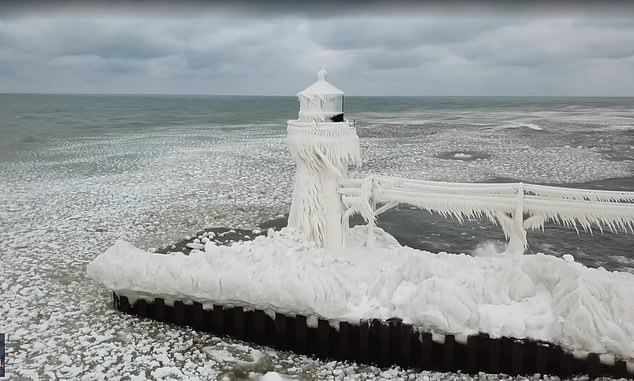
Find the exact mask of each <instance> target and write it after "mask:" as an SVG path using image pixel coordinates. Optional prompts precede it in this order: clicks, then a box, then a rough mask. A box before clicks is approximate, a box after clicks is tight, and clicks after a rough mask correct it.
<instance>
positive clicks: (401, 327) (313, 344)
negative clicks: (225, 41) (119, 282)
mask: <svg viewBox="0 0 634 381" xmlns="http://www.w3.org/2000/svg"><path fill="white" fill-rule="evenodd" d="M113 299H114V307H115V309H117V310H119V311H121V312H124V313H128V314H133V315H137V316H139V317H144V318H150V319H154V320H158V321H162V322H166V323H172V324H177V325H183V326H190V327H193V328H194V329H196V330H201V331H206V332H211V333H213V334H215V335H218V336H224V335H227V336H231V337H234V338H237V339H241V340H245V341H250V342H253V343H256V344H261V345H266V346H270V347H272V348H275V349H279V350H289V351H293V352H296V353H299V354H305V355H315V356H317V357H319V358H324V359H334V360H349V361H355V362H359V363H366V364H373V365H377V366H381V367H387V366H391V365H399V366H401V367H404V368H419V369H427V370H435V371H458V370H459V371H462V372H466V373H472V374H473V373H477V372H487V373H505V374H508V375H532V374H535V373H540V374H550V375H556V376H559V377H570V376H573V375H578V374H587V375H588V376H590V377H591V378H596V377H601V376H607V377H615V378H632V377H634V375H632V374H629V373H628V372H627V368H626V363H625V362H624V361H622V360H617V361H616V363H615V365H605V364H601V363H600V361H599V356H598V355H597V354H595V353H591V354H589V355H588V356H587V357H586V358H584V359H578V358H575V357H574V356H573V355H572V354H570V353H568V352H565V351H564V350H563V349H562V348H561V347H559V346H557V345H553V344H550V343H546V342H539V341H533V340H527V339H514V338H510V337H502V338H490V337H489V335H487V334H479V335H472V336H468V337H467V340H466V342H465V343H459V342H457V341H456V337H455V336H454V335H446V336H444V342H442V343H441V342H437V341H434V340H432V334H431V333H429V332H424V331H422V332H421V329H417V328H416V327H413V326H411V325H409V324H403V323H401V321H400V320H398V319H390V320H388V321H380V320H363V321H360V322H359V324H350V323H347V322H340V323H339V329H338V330H337V329H335V328H333V327H332V326H331V325H330V323H329V322H328V321H326V320H319V321H318V324H317V327H309V326H308V325H307V324H306V317H305V316H301V315H297V316H293V317H291V316H285V315H282V314H275V319H272V318H271V317H269V316H268V315H267V314H266V313H265V312H264V311H261V310H251V311H245V310H244V309H243V308H241V307H223V306H221V305H214V307H213V310H205V309H203V307H202V304H200V303H195V302H194V303H193V304H186V303H183V302H181V301H176V302H175V303H174V305H173V306H168V305H166V304H165V302H164V301H163V299H160V298H156V299H154V301H153V302H146V301H145V300H142V299H140V300H137V301H136V303H134V305H131V304H130V303H129V301H128V298H127V297H126V296H124V295H118V294H117V293H114V292H113ZM438 341H441V340H438Z"/></svg>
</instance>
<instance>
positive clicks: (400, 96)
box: [0, 91, 634, 98]
mask: <svg viewBox="0 0 634 381" xmlns="http://www.w3.org/2000/svg"><path fill="white" fill-rule="evenodd" d="M0 95H87V96H174V97H178V96H184V97H187V96H189V97H192V96H193V97H271V98H291V97H292V98H294V97H296V95H295V94H285V95H280V94H244V93H242V94H231V93H225V94H204V93H92V92H68V93H63V92H15V91H11V92H1V91H0ZM344 96H345V97H368V98H372V97H374V98H384V97H393V98H424V97H438V98H451V97H465V98H466V97H469V98H474V97H480V98H486V97H490V98H493V97H508V98H528V97H540V98H634V94H632V95H564V94H561V95H552V94H551V95H545V94H523V95H507V94H495V95H464V94H463V95H450V94H405V95H392V94H373V95H367V94H354V93H353V94H345V95H344Z"/></svg>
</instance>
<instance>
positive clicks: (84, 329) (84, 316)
mask: <svg viewBox="0 0 634 381" xmlns="http://www.w3.org/2000/svg"><path fill="white" fill-rule="evenodd" d="M68 102H69V103H70V104H72V105H73V110H71V111H68V112H67V113H66V114H65V115H70V116H73V115H79V112H77V111H76V108H77V107H76V106H74V105H75V101H74V100H72V99H71V100H69V101H68ZM86 102H88V101H86ZM95 102H103V103H100V104H98V105H97V106H95V109H96V110H97V111H98V113H99V115H97V116H94V115H92V114H91V116H90V118H88V117H85V118H84V119H81V118H79V116H77V118H79V119H78V120H71V121H70V122H72V123H70V122H69V125H70V127H68V130H67V131H66V132H64V133H59V134H57V135H56V133H55V131H57V129H59V128H64V127H63V125H64V124H65V123H66V122H67V120H66V119H63V118H61V119H60V117H57V116H51V114H44V113H43V112H40V111H39V110H35V109H32V110H31V111H30V113H29V114H28V115H27V114H26V113H22V112H21V113H20V115H17V114H16V115H13V114H11V113H10V112H9V111H7V109H0V120H1V121H2V123H3V124H4V123H7V121H8V120H10V121H13V120H19V121H21V122H20V123H24V125H22V124H21V125H19V127H20V128H27V127H28V126H29V125H31V124H34V123H41V124H42V126H45V127H41V128H42V133H41V134H39V135H38V136H37V137H36V138H33V139H31V140H28V141H25V142H24V143H19V144H18V143H16V144H13V143H11V144H7V143H6V142H7V137H6V136H4V135H3V136H2V139H0V140H2V142H0V144H6V145H0V147H1V148H2V151H0V267H1V274H2V275H1V276H0V295H2V297H1V298H0V301H1V303H0V331H1V332H6V333H7V334H8V347H7V361H8V363H7V372H8V374H9V375H11V377H12V379H36V378H38V376H39V379H55V378H67V379H86V380H92V379H108V380H117V379H127V378H131V377H132V376H140V379H142V378H144V377H147V378H158V379H196V378H198V379H202V380H206V379H216V378H222V377H223V376H227V377H229V378H230V379H232V378H233V379H249V377H250V376H249V373H250V372H253V376H252V378H257V375H258V374H259V375H263V374H265V373H267V372H268V371H277V372H279V373H281V374H283V375H285V377H286V376H289V377H291V378H293V377H294V378H301V379H341V378H344V376H345V375H348V376H349V378H359V379H369V378H374V377H379V378H383V379H395V378H399V377H400V378H403V379H408V378H414V379H421V380H424V379H427V378H431V379H434V378H449V379H452V378H453V379H465V378H468V377H465V376H462V375H447V374H437V373H429V372H423V373H413V372H411V371H403V370H399V369H398V368H395V369H391V370H384V371H381V370H378V369H376V368H372V367H369V368H368V367H359V366H357V365H354V364H341V363H326V362H322V361H316V360H311V359H308V358H306V357H303V356H295V355H291V354H287V353H283V352H275V351H271V350H264V349H262V348H258V347H254V346H250V345H245V344H244V343H238V342H235V341H232V340H227V339H218V338H215V337H213V336H210V335H207V334H202V333H197V332H195V331H192V330H190V329H187V328H180V327H171V326H168V325H164V324H160V323H157V322H154V321H140V320H138V319H135V318H132V317H129V316H125V315H121V314H118V313H116V312H114V311H113V310H112V307H111V305H110V294H109V292H108V290H107V289H106V288H105V287H103V286H100V285H99V284H97V283H96V282H94V281H92V280H91V279H89V278H88V277H87V276H86V267H87V264H88V263H89V262H90V261H91V260H93V259H94V258H95V257H96V256H97V255H99V254H101V253H103V252H105V251H106V250H107V249H108V248H109V247H111V246H112V245H113V244H114V243H115V241H116V240H117V239H124V240H127V241H129V242H131V243H133V244H134V245H135V246H137V247H141V248H144V249H148V248H150V247H157V246H161V245H165V244H166V243H169V242H170V241H174V240H178V239H180V238H182V237H183V236H185V235H191V234H192V233H193V232H195V231H197V230H199V229H200V228H202V227H204V226H206V225H214V226H231V227H239V226H244V227H252V226H253V225H255V224H257V223H258V222H261V221H264V220H268V219H270V218H271V217H273V216H276V215H279V214H281V213H285V212H287V211H288V204H289V202H290V189H291V188H290V187H291V183H292V181H291V180H292V178H291V177H292V173H293V172H292V162H291V160H290V156H289V154H288V151H287V148H286V145H285V140H284V139H285V133H286V131H285V126H284V121H283V120H281V121H280V122H279V123H277V122H276V123H270V124H269V123H268V122H267V123H260V122H257V123H256V122H254V123H253V124H246V125H245V124H241V125H239V124H233V125H231V126H229V127H227V128H225V126H224V125H223V126H217V125H210V124H209V122H208V121H209V120H214V119H213V118H211V117H209V118H207V117H205V118H202V117H201V118H200V119H201V120H202V119H205V121H204V122H200V123H199V124H196V123H198V122H196V121H194V122H191V123H190V120H191V119H185V118H184V120H185V121H186V122H184V124H185V125H182V124H181V125H177V126H173V125H162V124H158V123H157V125H156V126H154V125H153V126H151V127H149V126H145V125H144V126H141V127H136V128H127V127H121V126H119V127H116V128H115V127H112V128H111V127H110V126H111V124H114V123H115V122H113V121H112V120H110V119H108V120H107V119H103V118H102V116H101V115H102V114H101V113H102V110H103V108H104V107H105V106H104V104H105V103H106V102H105V101H103V100H100V99H96V100H95ZM143 102H146V100H144V101H143ZM143 102H139V103H143ZM147 102H149V101H147ZM170 102H171V101H170ZM188 102H193V101H188ZM209 102H210V103H212V101H209ZM291 102H292V108H290V110H291V111H290V112H286V111H285V112H284V113H283V114H282V113H280V112H278V111H275V113H276V115H278V116H279V117H280V118H282V119H283V118H292V117H294V115H293V114H292V113H293V112H295V110H296V107H295V105H296V103H295V100H294V99H292V100H291ZM167 103H169V102H167ZM33 104H37V102H35V103H33ZM351 104H352V102H351ZM3 105H4V104H3ZM258 107H259V106H258ZM124 111H125V110H123V111H121V110H116V113H114V112H113V115H115V116H117V117H119V116H120V113H121V112H124ZM136 112H137V110H136V109H135V110H133V113H132V114H130V115H127V116H125V117H127V118H129V120H130V122H131V123H132V122H137V121H138V120H139V118H138V116H136V114H134V113H136ZM153 112H154V111H152V113H153ZM187 112H189V111H187ZM196 112H198V111H196ZM257 112H258V113H259V112H260V109H258V110H257ZM592 112H593V111H590V113H592ZM377 113H378V114H379V115H381V116H382V117H383V116H385V115H386V114H385V113H382V112H381V110H378V111H377ZM18 116H20V119H16V118H18ZM80 116H81V115H80ZM351 117H353V118H355V119H359V120H363V121H365V122H364V123H365V124H362V125H360V126H359V127H358V130H359V135H360V137H361V145H362V147H361V148H362V152H363V157H364V160H365V162H364V167H363V169H362V170H361V172H362V173H370V172H376V173H383V174H386V175H400V176H412V177H423V178H426V179H430V180H448V181H476V180H486V179H490V178H493V177H521V176H525V178H524V179H523V180H524V181H532V182H539V181H542V180H543V181H548V182H583V181H591V180H599V179H604V178H609V177H619V176H631V175H632V173H634V171H633V170H632V168H633V167H632V165H633V164H632V161H631V160H624V161H612V160H610V159H609V158H608V157H607V156H606V154H605V146H609V145H611V144H619V142H612V141H611V140H609V139H611V138H610V137H611V136H613V132H610V133H607V134H602V135H601V137H600V139H606V141H605V143H601V144H603V146H597V147H591V146H590V144H588V142H587V141H586V142H583V143H578V144H573V143H572V142H565V143H561V142H556V141H555V139H550V140H549V141H551V146H546V145H545V144H543V141H544V139H542V140H540V141H539V142H537V143H536V141H535V140H532V138H531V136H532V135H531V136H527V135H525V133H524V132H523V131H524V130H527V131H528V132H527V133H530V134H544V133H549V131H550V130H552V129H553V128H551V127H550V126H549V125H545V124H544V123H543V122H542V121H539V122H536V121H534V120H532V121H530V122H531V123H535V124H537V125H540V126H541V127H542V128H543V131H536V130H534V129H530V128H528V129H522V128H512V129H505V130H472V129H468V128H459V127H458V126H456V127H455V128H454V127H448V128H446V129H434V130H433V131H432V130H427V129H421V128H419V127H416V128H411V129H408V128H407V127H402V128H401V127H398V126H395V127H394V128H389V127H385V126H383V125H380V123H381V122H380V120H378V119H375V120H372V118H370V116H367V117H366V116H364V115H360V114H359V115H351ZM393 117H394V114H392V116H391V117H390V116H387V118H388V119H389V118H393ZM459 117H460V116H459ZM558 117H559V116H558ZM69 118H70V117H69ZM91 118H92V119H91ZM403 118H409V119H412V120H414V121H416V122H419V121H420V120H421V119H424V118H427V119H439V118H436V117H427V116H425V115H420V114H416V115H411V116H407V115H403ZM463 118H464V116H463ZM501 118H502V117H501ZM513 118H515V116H513ZM601 118H605V120H606V121H607V122H606V128H608V127H609V126H611V125H614V126H628V125H630V124H631V113H630V114H628V115H627V116H624V117H619V118H616V119H614V120H611V119H608V118H607V117H606V116H605V115H604V114H601ZM249 119H251V118H250V117H249ZM253 120H255V119H253ZM601 120H602V121H603V120H604V119H601ZM628 120H630V122H628ZM435 122H437V120H432V123H435ZM473 122H477V120H476V119H474V120H473ZM11 123H13V122H11ZM16 123H17V122H16ZM456 123H458V122H456ZM463 123H464V124H469V123H471V120H467V119H463ZM571 123H572V122H571ZM132 124H133V123H132ZM500 124H501V123H500ZM75 125H76V127H72V126H75ZM77 126H79V127H77ZM99 126H106V127H107V129H106V128H105V127H104V129H105V131H106V132H104V129H101V130H100V129H99V128H98V127H99ZM80 127H81V128H80ZM623 130H625V131H628V130H627V128H621V127H619V131H623ZM4 131H5V130H2V131H1V133H4ZM16 131H17V130H16ZM505 131H509V132H508V133H507V132H505ZM60 135H61V136H60ZM549 136H550V135H549ZM589 136H590V135H589ZM592 137H594V135H592ZM597 144H598V143H597ZM620 144H621V145H622V146H621V148H622V150H626V149H627V147H628V144H629V147H632V146H634V145H633V144H631V141H630V143H628V142H627V141H624V142H623V141H622V142H621V143H620ZM623 144H625V145H623ZM566 145H568V147H566ZM621 148H619V149H621ZM631 149H632V148H630V150H631ZM455 151H460V152H468V153H469V154H472V152H484V153H486V154H488V155H491V156H490V157H488V158H487V159H478V160H470V161H466V160H445V159H441V158H438V155H440V154H442V153H444V152H455ZM630 152H631V151H630ZM474 157H475V156H474ZM520 175H521V176H520ZM618 256H619V257H620V260H621V262H622V263H623V266H624V267H628V266H629V267H632V258H631V254H630V253H618ZM255 351H259V352H255ZM227 352H228V353H230V354H231V356H232V357H230V356H228V355H227ZM260 353H262V354H263V355H262V356H260ZM256 359H257V361H256ZM170 373H172V374H173V375H170ZM488 377H489V378H490V379H497V378H498V377H497V376H488Z"/></svg>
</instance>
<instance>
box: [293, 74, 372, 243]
mask: <svg viewBox="0 0 634 381" xmlns="http://www.w3.org/2000/svg"><path fill="white" fill-rule="evenodd" d="M297 96H298V98H299V101H300V110H299V119H298V120H290V121H288V146H289V149H290V151H291V154H292V156H293V159H294V160H295V163H296V164H297V172H296V174H295V186H294V189H293V199H292V203H291V209H290V213H289V218H288V226H290V227H294V228H297V229H298V230H299V231H301V232H303V234H304V235H305V237H306V238H307V239H308V240H311V241H313V242H315V243H316V244H317V245H318V246H327V247H340V246H341V245H342V243H343V233H342V221H341V217H342V215H343V210H342V204H341V197H340V196H339V194H338V193H337V180H338V179H341V178H343V177H345V176H347V172H348V164H356V165H360V164H361V153H360V149H359V138H358V136H357V132H356V129H355V128H354V127H353V126H352V125H351V124H350V123H349V122H348V121H345V120H343V92H342V91H341V90H339V89H337V88H336V87H334V86H333V85H331V84H330V83H329V82H328V81H326V71H325V70H324V69H321V70H320V71H319V73H318V80H317V82H315V83H314V84H312V85H311V86H309V87H308V88H307V89H305V90H304V91H302V92H300V93H299V94H297Z"/></svg>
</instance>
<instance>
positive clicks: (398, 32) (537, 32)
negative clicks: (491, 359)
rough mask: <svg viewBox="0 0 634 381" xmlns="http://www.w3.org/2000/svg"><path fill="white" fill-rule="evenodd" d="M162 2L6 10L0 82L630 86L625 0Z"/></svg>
mask: <svg viewBox="0 0 634 381" xmlns="http://www.w3.org/2000/svg"><path fill="white" fill-rule="evenodd" d="M155 8H156V7H155ZM158 8H160V7H158ZM168 8H169V7H167V8H164V9H162V10H161V9H158V10H157V9H152V11H151V12H150V11H147V12H144V11H142V10H143V9H142V8H135V7H132V8H130V7H127V8H126V7H120V8H115V10H114V11H109V12H104V11H101V12H97V10H96V9H79V8H77V7H70V8H64V9H62V10H59V9H46V11H44V10H42V9H41V8H33V9H19V10H15V11H10V12H2V13H0V91H2V92H133V93H228V94H236V93H252V94H253V93H259V94H294V93H296V92H297V91H298V90H301V89H302V88H303V87H304V86H306V85H307V84H309V83H310V81H311V80H312V79H313V78H314V75H315V74H314V73H315V71H316V70H317V69H318V68H319V67H320V66H325V67H327V68H328V69H329V72H330V78H331V79H333V82H335V83H336V84H337V85H338V86H339V87H341V88H343V89H344V90H346V91H347V92H348V93H351V94H402V95H411V94H423V95H424V94H432V95H434V94H445V95H452V94H456V95H461V94H475V95H493V94H511V95H521V94H545V95H549V94H550V95H552V94H571V95H593V94H597V95H634V81H627V80H625V79H626V78H633V77H634V44H632V41H634V21H632V20H634V17H630V16H631V15H634V13H632V9H631V8H628V7H620V8H618V9H616V8H615V9H613V10H612V11H606V10H605V9H602V10H601V12H596V11H594V10H592V9H585V10H583V9H582V10H581V11H578V10H575V11H574V12H572V11H559V12H545V11H544V10H543V9H542V10H540V9H533V8H531V9H529V10H527V11H525V10H524V9H520V8H512V9H501V10H500V9H493V8H491V9H489V8H487V9H485V10H484V11H483V9H475V10H474V9H473V8H471V7H466V8H464V9H457V8H455V7H453V8H452V7H449V8H447V7H445V8H441V7H432V8H418V7H413V6H410V7H408V6H407V5H406V4H404V5H402V6H391V7H390V6H389V4H388V3H378V2H377V3H376V4H375V6H374V7H370V6H367V5H364V6H363V7H357V10H356V12H353V11H352V10H353V7H350V6H348V7H344V8H343V10H342V11H341V12H336V11H332V10H330V11H326V10H325V9H322V8H319V7H316V8H319V11H314V10H313V9H314V8H304V9H297V8H293V7H290V8H289V9H286V10H285V11H280V10H284V7H281V6H280V4H279V3H278V4H277V5H276V6H273V7H271V8H270V9H268V10H261V9H262V8H256V9H260V10H261V11H260V12H256V11H254V8H253V7H250V8H249V7H247V6H246V5H244V4H241V3H238V4H237V5H233V6H224V5H221V6H215V7H200V8H196V7H191V8H185V10H178V11H173V12H172V11H169V9H168ZM116 9H119V10H116ZM126 9H127V11H122V10H126ZM377 10H380V11H381V12H377Z"/></svg>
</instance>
